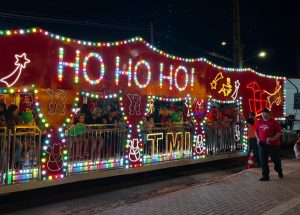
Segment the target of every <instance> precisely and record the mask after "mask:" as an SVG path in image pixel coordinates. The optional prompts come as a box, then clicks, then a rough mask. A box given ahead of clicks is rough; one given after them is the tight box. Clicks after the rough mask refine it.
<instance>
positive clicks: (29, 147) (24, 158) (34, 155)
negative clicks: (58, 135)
mask: <svg viewBox="0 0 300 215" xmlns="http://www.w3.org/2000/svg"><path fill="white" fill-rule="evenodd" d="M41 138H42V136H41V130H40V129H39V128H38V127H37V126H15V128H14V130H13V133H11V132H10V134H9V141H8V143H9V146H10V147H9V153H8V154H9V158H8V159H9V172H8V177H7V183H8V184H10V183H15V182H21V181H28V180H35V179H41V163H40V160H41Z"/></svg>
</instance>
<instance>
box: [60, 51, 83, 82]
mask: <svg viewBox="0 0 300 215" xmlns="http://www.w3.org/2000/svg"><path fill="white" fill-rule="evenodd" d="M79 57H80V51H79V50H76V57H75V63H69V62H66V61H64V48H59V55H58V58H59V62H58V80H59V81H62V79H63V71H64V67H69V68H74V69H75V78H74V82H75V83H78V82H79Z"/></svg>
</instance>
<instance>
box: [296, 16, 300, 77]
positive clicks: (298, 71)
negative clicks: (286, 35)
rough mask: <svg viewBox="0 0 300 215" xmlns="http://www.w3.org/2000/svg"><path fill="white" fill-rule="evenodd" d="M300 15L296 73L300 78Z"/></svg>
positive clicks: (299, 17)
mask: <svg viewBox="0 0 300 215" xmlns="http://www.w3.org/2000/svg"><path fill="white" fill-rule="evenodd" d="M299 25H300V16H299V15H298V16H296V29H295V30H296V74H297V78H300V38H299V37H300V26H299Z"/></svg>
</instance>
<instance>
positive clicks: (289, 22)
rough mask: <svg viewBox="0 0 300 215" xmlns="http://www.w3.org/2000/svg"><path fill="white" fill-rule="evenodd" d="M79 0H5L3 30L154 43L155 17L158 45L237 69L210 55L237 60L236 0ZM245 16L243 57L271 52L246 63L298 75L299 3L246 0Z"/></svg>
mask: <svg viewBox="0 0 300 215" xmlns="http://www.w3.org/2000/svg"><path fill="white" fill-rule="evenodd" d="M77 2H78V1H74V0H73V1H67V0H64V1H63V0H61V1H56V0H40V1H5V2H1V9H0V25H1V30H5V29H16V28H17V29H18V28H26V27H41V28H44V29H46V30H48V31H50V32H53V33H57V34H60V35H64V36H68V37H73V38H76V39H81V40H90V41H100V42H105V41H114V40H122V39H127V38H131V37H134V36H142V37H143V38H144V39H145V40H147V41H148V42H150V30H149V29H150V27H149V26H150V22H151V21H152V22H153V23H154V31H155V34H154V43H155V46H156V47H158V48H160V49H162V50H164V51H166V52H169V53H170V54H175V55H178V56H181V57H206V58H207V59H209V60H211V61H213V62H215V63H217V64H219V65H221V66H230V67H232V63H231V62H228V61H224V60H222V59H219V58H215V57H213V56H210V55H209V54H208V52H216V53H218V54H220V55H223V56H226V57H227V58H231V59H232V58H233V57H232V0H212V1H188V0H186V1H163V0H160V1H141V0H140V1H108V0H106V1H100V0H98V1H88V0H85V1H82V3H77ZM240 14H241V34H242V37H241V40H242V43H243V47H244V51H243V55H244V59H248V58H251V57H253V56H255V55H256V54H257V53H258V51H260V50H265V51H267V53H268V57H267V58H266V59H253V60H251V61H248V62H246V63H245V65H244V66H246V67H252V68H254V69H256V70H258V71H259V72H262V73H266V74H275V75H284V76H287V77H295V76H296V68H297V67H296V44H297V43H296V38H297V34H296V32H297V29H298V32H299V31H300V1H298V0H281V1H271V0H260V1H259V0H241V2H240ZM19 15H23V16H22V17H21V18H22V19H17V17H19ZM35 17H39V19H40V21H35ZM19 18H20V17H19ZM298 37H300V33H298ZM223 40H225V41H226V42H227V43H228V45H227V46H225V47H223V46H221V45H220V43H221V41H223ZM298 44H300V43H298ZM299 49H300V48H299ZM299 69H300V68H299ZM299 73H300V71H299Z"/></svg>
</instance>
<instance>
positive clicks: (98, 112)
mask: <svg viewBox="0 0 300 215" xmlns="http://www.w3.org/2000/svg"><path fill="white" fill-rule="evenodd" d="M102 112H103V111H102V109H101V108H100V107H95V108H94V110H93V112H92V120H91V124H94V125H95V127H94V126H92V127H91V128H92V131H91V132H92V136H91V137H90V139H91V143H92V144H91V147H90V159H91V160H92V161H93V160H95V158H100V154H101V150H102V148H103V142H104V140H103V137H102V136H101V133H98V132H99V130H100V129H101V124H102ZM102 128H103V127H102ZM97 143H99V144H97ZM97 146H98V147H97Z"/></svg>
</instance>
